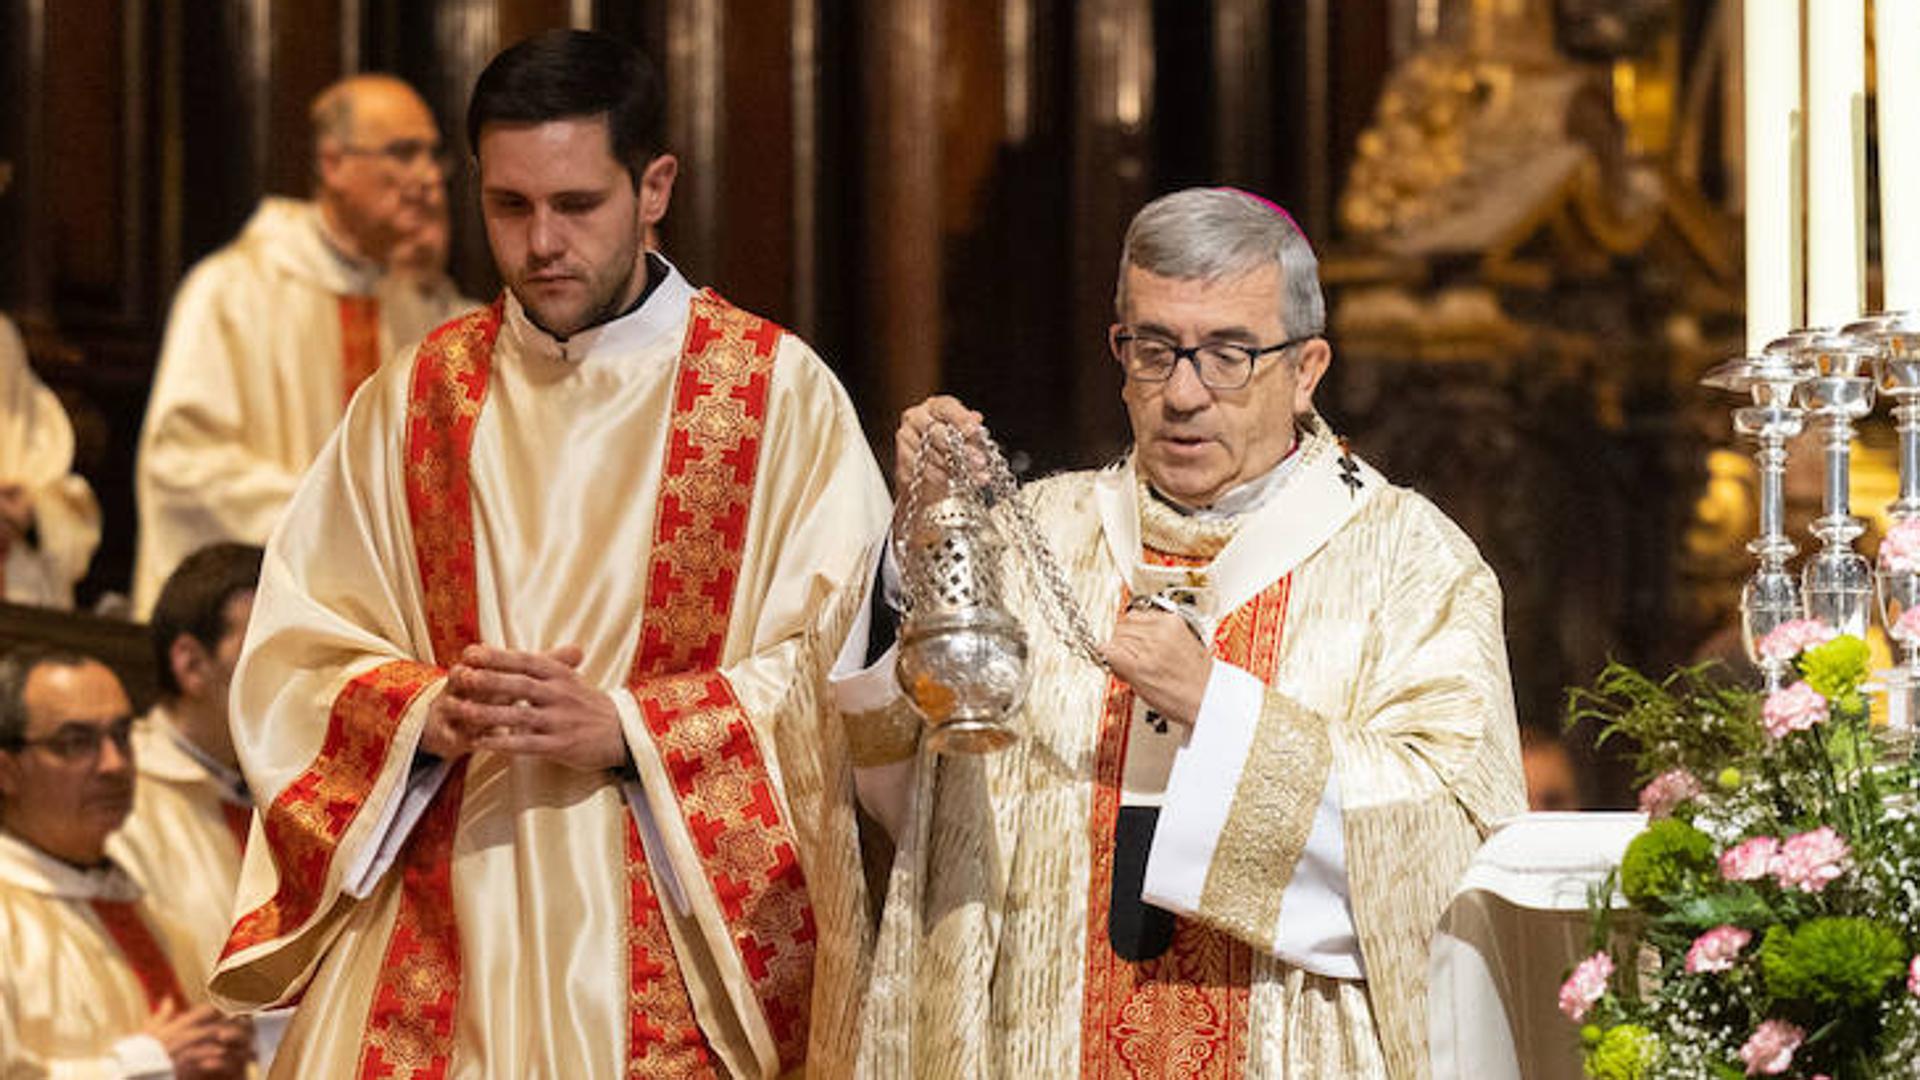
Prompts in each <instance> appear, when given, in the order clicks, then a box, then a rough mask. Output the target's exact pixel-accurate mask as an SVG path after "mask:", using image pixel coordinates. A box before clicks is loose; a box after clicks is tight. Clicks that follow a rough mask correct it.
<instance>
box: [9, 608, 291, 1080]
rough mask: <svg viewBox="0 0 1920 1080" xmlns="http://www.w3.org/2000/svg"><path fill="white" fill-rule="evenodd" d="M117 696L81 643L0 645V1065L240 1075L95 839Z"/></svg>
mask: <svg viewBox="0 0 1920 1080" xmlns="http://www.w3.org/2000/svg"><path fill="white" fill-rule="evenodd" d="M132 726H133V716H132V706H131V704H130V703H129V702H128V701H127V697H126V692H125V691H124V690H123V689H122V688H121V686H120V682H119V680H118V679H117V678H115V677H114V674H113V672H111V671H109V670H108V669H107V667H106V666H105V665H104V664H101V663H100V662H99V661H97V660H94V659H92V658H90V657H86V656H81V655H78V654H73V653H66V652H61V651H59V650H54V649H47V648H42V647H38V646H28V647H25V648H22V649H18V650H15V651H13V652H11V653H9V654H7V655H6V656H5V657H4V658H0V1076H6V1077H10V1078H11V1077H20V1078H22V1080H26V1078H35V1077H54V1078H72V1080H96V1078H97V1080H126V1078H131V1077H163V1076H174V1075H181V1074H185V1075H193V1076H209V1077H240V1076H244V1075H247V1070H248V1068H249V1064H250V1062H251V1061H252V1058H253V1053H252V1049H251V1046H250V1033H249V1032H248V1030H247V1026H246V1025H245V1024H243V1023H239V1022H236V1021H233V1020H228V1019H226V1018H224V1017H222V1016H220V1015H219V1013H218V1012H217V1011H215V1010H214V1009H213V1008H212V1007H210V1006H208V1005H207V1004H206V1003H205V994H204V991H203V983H204V980H202V979H200V978H198V977H197V975H196V972H198V971H200V970H202V965H201V963H200V961H198V960H197V959H196V958H195V956H194V950H193V945H192V939H191V938H190V937H189V936H187V935H186V934H184V933H182V932H181V931H180V929H179V927H178V926H177V925H175V924H174V923H172V922H171V920H169V919H168V918H166V915H165V913H164V912H163V911H161V910H159V909H158V908H157V907H156V906H155V905H154V904H153V903H152V902H151V900H152V898H151V897H150V896H147V895H145V894H143V892H142V890H141V888H140V886H139V884H137V883H136V882H135V881H134V879H133V878H132V877H130V876H129V875H128V874H127V873H126V871H125V870H123V869H122V868H121V867H120V866H118V865H117V864H115V863H114V861H113V860H112V859H111V858H109V857H108V854H107V841H108V838H109V837H110V836H111V834H112V833H113V832H114V831H115V830H116V829H118V828H119V827H120V825H121V823H122V822H123V821H124V820H125V819H126V815H127V811H128V808H129V807H130V806H131V805H132V801H133V786H134V768H133V746H132Z"/></svg>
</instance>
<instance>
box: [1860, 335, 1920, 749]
mask: <svg viewBox="0 0 1920 1080" xmlns="http://www.w3.org/2000/svg"><path fill="white" fill-rule="evenodd" d="M1846 334H1847V335H1848V336H1849V337H1853V338H1856V339H1859V340H1860V341H1863V342H1865V343H1867V344H1868V345H1871V346H1872V347H1873V348H1874V349H1875V350H1876V353H1875V356H1874V373H1875V375H1876V376H1877V377H1878V381H1879V385H1880V393H1881V394H1883V395H1885V396H1886V397H1887V399H1888V400H1890V401H1892V402H1893V403H1894V404H1893V426H1894V431H1895V433H1896V435H1897V436H1898V438H1899V442H1900V495H1899V497H1898V498H1896V499H1894V500H1893V502H1891V503H1889V504H1887V516H1888V518H1889V519H1890V521H1891V527H1890V528H1889V529H1888V530H1887V537H1886V539H1885V540H1883V541H1882V542H1881V545H1880V559H1879V564H1878V566H1876V567H1875V569H1874V585H1875V586H1876V588H1877V590H1878V592H1879V595H1880V617H1881V619H1882V620H1883V622H1882V625H1884V626H1885V627H1886V629H1887V638H1888V640H1890V641H1892V642H1893V644H1894V645H1895V647H1897V648H1898V649H1899V650H1900V656H1901V663H1900V666H1899V667H1898V668H1897V669H1895V670H1894V671H1893V672H1892V673H1891V675H1890V676H1889V677H1888V679H1887V706H1888V707H1887V726H1888V728H1889V729H1890V730H1892V731H1895V732H1900V733H1908V732H1911V731H1912V730H1913V727H1914V720H1915V717H1916V715H1917V714H1920V632H1916V630H1915V628H1914V627H1913V626H1912V625H1911V623H1910V622H1904V623H1903V622H1902V620H1901V616H1903V615H1905V614H1906V613H1907V612H1908V611H1909V610H1910V609H1912V608H1914V607H1915V606H1920V559H1916V558H1915V550H1914V549H1915V547H1916V543H1915V540H1916V536H1917V534H1920V313H1916V312H1890V313H1887V314H1883V315H1870V316H1868V317H1866V318H1865V319H1862V320H1860V321H1859V322H1856V323H1854V324H1852V325H1851V326H1848V327H1847V329H1846Z"/></svg>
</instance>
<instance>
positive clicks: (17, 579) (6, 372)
mask: <svg viewBox="0 0 1920 1080" xmlns="http://www.w3.org/2000/svg"><path fill="white" fill-rule="evenodd" d="M99 545H100V504H99V503H98V502H97V501H96V500H95V499H94V497H93V488H91V487H90V486H88V484H87V482H86V480H85V479H83V478H81V477H80V476H78V475H76V474H75V473H74V472H73V424H72V423H71V422H69V421H68V419H67V410H66V408H65V407H64V406H62V405H61V404H60V399H59V398H57V397H55V396H54V394H53V391H51V390H49V389H47V387H46V385H45V384H43V383H42V382H41V381H40V379H39V377H38V376H36V375H34V373H33V368H32V366H31V365H30V364H29V363H28V360H27V347H26V344H25V343H24V342H23V341H21V340H20V332H19V331H18V330H16V329H15V328H14V325H13V323H12V322H10V321H8V319H7V317H6V316H4V315H0V600H6V601H8V602H9V603H14V604H36V605H39V606H42V607H62V608H64V607H72V606H73V585H74V582H76V581H78V580H80V578H81V577H82V576H83V575H85V574H86V572H87V564H88V563H89V562H91V561H92V560H93V551H94V549H95V548H96V547H98V546H99Z"/></svg>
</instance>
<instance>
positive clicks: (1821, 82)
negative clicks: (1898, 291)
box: [1807, 0, 1867, 326]
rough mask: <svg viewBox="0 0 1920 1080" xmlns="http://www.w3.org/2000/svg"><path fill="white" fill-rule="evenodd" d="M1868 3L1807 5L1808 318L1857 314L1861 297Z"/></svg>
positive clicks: (1821, 322)
mask: <svg viewBox="0 0 1920 1080" xmlns="http://www.w3.org/2000/svg"><path fill="white" fill-rule="evenodd" d="M1866 118H1867V6H1866V0H1811V2H1810V3H1808V4H1807V322H1808V324H1809V325H1812V326H1837V325H1840V324H1842V323H1848V322H1852V321H1853V320H1854V319H1856V318H1858V317H1859V315H1860V312H1861V310H1862V309H1863V308H1864V306H1865V304H1866V297H1867V247H1866V236H1867V123H1866Z"/></svg>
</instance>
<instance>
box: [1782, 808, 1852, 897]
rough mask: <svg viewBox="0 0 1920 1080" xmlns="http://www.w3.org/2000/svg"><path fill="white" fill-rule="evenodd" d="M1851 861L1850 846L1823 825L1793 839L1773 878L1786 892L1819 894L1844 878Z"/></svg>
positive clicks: (1791, 837) (1788, 839)
mask: <svg viewBox="0 0 1920 1080" xmlns="http://www.w3.org/2000/svg"><path fill="white" fill-rule="evenodd" d="M1846 861H1847V842H1846V841H1845V840H1843V839H1841V837H1840V834H1839V833H1837V832H1834V831H1833V830H1832V829H1831V828H1829V827H1828V826H1825V825H1822V826H1820V827H1819V828H1817V829H1815V830H1813V831H1812V832H1803V833H1801V834H1800V835H1798V836H1790V837H1788V838H1787V841H1786V843H1784V844H1781V845H1780V854H1779V855H1778V856H1777V857H1776V858H1775V859H1774V860H1773V876H1774V877H1776V878H1778V879H1779V881H1780V887H1781V888H1783V889H1799V890H1800V891H1801V892H1819V891H1820V890H1822V889H1824V888H1826V887H1827V883H1828V882H1830V881H1832V880H1833V879H1834V878H1837V877H1839V876H1840V871H1841V870H1842V869H1844V868H1845V864H1846Z"/></svg>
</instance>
